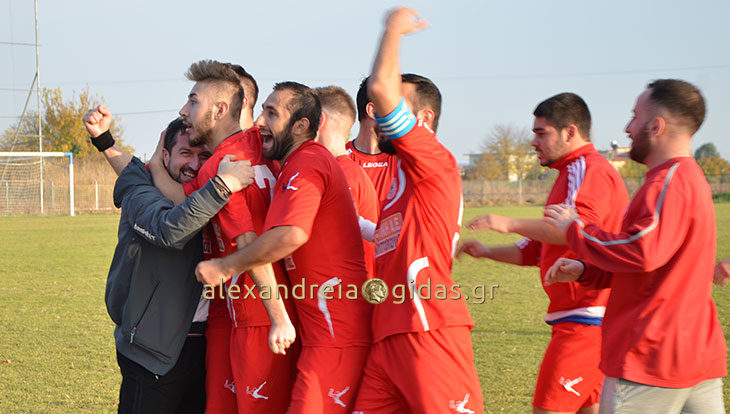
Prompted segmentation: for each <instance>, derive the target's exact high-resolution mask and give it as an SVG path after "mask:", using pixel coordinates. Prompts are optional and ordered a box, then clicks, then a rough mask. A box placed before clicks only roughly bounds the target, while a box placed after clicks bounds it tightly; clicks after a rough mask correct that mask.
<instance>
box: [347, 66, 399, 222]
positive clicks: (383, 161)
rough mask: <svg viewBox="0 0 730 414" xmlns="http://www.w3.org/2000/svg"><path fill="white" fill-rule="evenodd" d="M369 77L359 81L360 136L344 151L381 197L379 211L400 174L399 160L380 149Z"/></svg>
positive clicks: (358, 112) (349, 143) (358, 115)
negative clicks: (363, 172)
mask: <svg viewBox="0 0 730 414" xmlns="http://www.w3.org/2000/svg"><path fill="white" fill-rule="evenodd" d="M368 79H369V77H368V78H365V79H363V80H362V82H360V88H359V89H358V91H357V117H358V122H359V123H360V130H359V131H358V133H357V137H355V139H353V140H352V141H349V142H348V143H347V144H346V145H345V148H346V150H347V155H348V156H349V157H350V159H351V160H353V161H355V162H356V163H357V164H358V165H359V166H360V167H362V168H363V170H365V173H367V175H368V177H369V178H370V181H372V183H373V185H374V186H375V191H376V192H377V194H378V203H379V204H378V211H380V208H381V207H382V206H383V201H384V200H385V198H386V197H387V196H388V191H389V190H390V187H391V183H392V182H393V178H394V177H395V174H396V172H397V167H398V166H397V163H398V159H397V158H396V156H395V154H392V153H390V154H389V153H388V152H385V151H381V150H380V148H379V147H378V141H379V140H378V123H377V122H375V107H374V106H373V103H372V102H370V100H369V99H368Z"/></svg>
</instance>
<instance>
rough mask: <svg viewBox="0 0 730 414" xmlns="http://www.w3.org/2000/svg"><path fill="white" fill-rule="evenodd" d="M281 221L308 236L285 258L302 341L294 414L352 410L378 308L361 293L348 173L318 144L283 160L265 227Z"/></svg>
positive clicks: (358, 244) (362, 275)
mask: <svg viewBox="0 0 730 414" xmlns="http://www.w3.org/2000/svg"><path fill="white" fill-rule="evenodd" d="M278 226H296V227H298V228H300V229H302V230H304V231H305V232H306V234H307V235H308V236H309V239H308V240H307V242H306V243H305V244H303V245H302V246H301V247H299V248H298V249H297V250H296V251H295V252H294V253H292V254H291V256H289V257H287V258H285V259H284V264H285V266H286V270H287V274H288V276H289V280H290V284H291V286H292V289H291V293H290V297H293V298H294V299H295V302H294V303H295V306H296V310H297V314H298V317H299V337H300V338H301V340H302V351H301V357H300V361H299V363H298V364H297V368H298V370H299V373H298V374H297V379H296V383H295V385H294V389H293V391H292V403H291V406H290V408H289V412H290V413H308V412H333V413H340V412H342V413H344V412H349V411H350V410H351V409H352V407H351V402H352V398H353V396H354V395H356V393H357V388H358V387H359V383H360V378H361V376H362V363H363V362H364V359H365V358H364V355H363V354H367V351H368V348H369V346H370V344H371V340H372V335H371V332H370V329H369V327H370V321H371V315H372V305H370V304H369V303H367V302H365V301H364V300H363V299H362V298H360V295H359V292H360V287H361V286H362V284H363V283H364V282H365V280H366V279H367V271H366V270H365V260H364V257H363V247H362V239H361V237H360V228H359V226H358V222H357V214H356V212H355V205H354V203H353V202H352V196H351V195H350V192H349V189H348V185H347V180H346V179H345V174H344V173H343V172H342V168H340V166H339V165H338V164H337V161H335V159H334V157H333V156H332V154H330V152H329V151H328V150H327V149H326V148H325V147H323V146H322V145H320V144H318V143H316V142H314V141H307V142H305V143H303V144H302V145H301V146H300V147H299V148H297V149H296V150H294V151H293V152H292V153H291V154H290V155H289V156H288V157H287V159H286V161H285V162H284V164H283V165H282V170H281V174H280V175H279V179H278V180H277V185H276V189H275V191H274V198H273V201H272V203H271V206H270V208H269V213H268V215H267V217H266V225H265V228H266V229H267V230H268V229H271V228H274V227H278ZM348 293H349V295H348ZM353 295H354V296H353ZM327 349H330V351H328V350H327ZM334 353H337V354H338V355H341V354H342V355H346V357H344V358H335V357H332V355H334ZM357 360H359V361H361V362H360V363H359V364H357V363H354V361H357Z"/></svg>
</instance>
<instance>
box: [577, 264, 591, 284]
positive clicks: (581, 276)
mask: <svg viewBox="0 0 730 414" xmlns="http://www.w3.org/2000/svg"><path fill="white" fill-rule="evenodd" d="M575 260H576V261H578V262H580V264H582V265H583V273H581V274H580V276H578V279H575V281H576V282H580V280H581V279H583V276H585V274H586V269H587V268H588V267H587V266H586V262H584V261H582V260H580V259H575Z"/></svg>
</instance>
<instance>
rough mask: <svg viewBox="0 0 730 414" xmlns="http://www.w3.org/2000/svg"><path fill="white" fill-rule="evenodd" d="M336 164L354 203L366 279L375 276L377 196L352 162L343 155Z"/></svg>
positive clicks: (364, 176) (360, 170) (367, 180)
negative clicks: (374, 238) (366, 272)
mask: <svg viewBox="0 0 730 414" xmlns="http://www.w3.org/2000/svg"><path fill="white" fill-rule="evenodd" d="M336 159H337V163H338V164H340V167H342V171H343V172H344V173H345V178H346V179H347V184H348V185H349V187H350V194H351V195H352V200H353V201H354V202H355V211H356V212H357V222H358V224H359V225H360V234H361V235H362V247H363V250H364V251H365V268H366V269H367V271H368V279H371V278H373V277H374V276H375V245H374V244H373V237H374V236H375V226H376V225H377V223H378V195H377V194H376V193H375V187H373V183H372V182H370V179H369V178H368V176H367V174H365V171H363V169H362V168H360V167H358V166H357V164H355V162H354V161H352V160H351V159H350V158H348V157H347V156H345V155H341V156H339V157H337V158H336Z"/></svg>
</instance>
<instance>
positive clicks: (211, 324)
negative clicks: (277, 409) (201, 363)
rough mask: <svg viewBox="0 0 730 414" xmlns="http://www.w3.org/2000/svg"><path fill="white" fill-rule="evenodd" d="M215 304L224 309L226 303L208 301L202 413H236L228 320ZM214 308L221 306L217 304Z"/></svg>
mask: <svg viewBox="0 0 730 414" xmlns="http://www.w3.org/2000/svg"><path fill="white" fill-rule="evenodd" d="M216 301H220V302H221V303H222V304H223V307H224V308H225V301H221V300H220V299H213V300H211V304H210V309H211V310H213V311H211V312H210V313H209V315H208V327H207V329H206V330H205V341H206V343H205V347H206V348H205V412H206V413H207V414H218V413H221V414H235V413H236V386H235V383H234V381H233V372H232V371H231V359H230V357H229V349H230V347H231V330H232V328H231V319H230V318H229V317H228V312H227V311H226V312H217V311H215V310H214V309H217V308H216V307H214V304H215V302H216ZM217 305H220V303H218V304H217Z"/></svg>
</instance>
